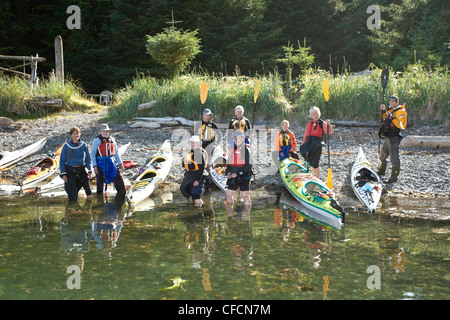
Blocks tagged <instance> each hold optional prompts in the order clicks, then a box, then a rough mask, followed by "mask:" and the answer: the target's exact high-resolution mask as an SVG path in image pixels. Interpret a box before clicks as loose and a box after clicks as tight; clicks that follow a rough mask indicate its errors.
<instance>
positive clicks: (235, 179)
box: [181, 96, 407, 205]
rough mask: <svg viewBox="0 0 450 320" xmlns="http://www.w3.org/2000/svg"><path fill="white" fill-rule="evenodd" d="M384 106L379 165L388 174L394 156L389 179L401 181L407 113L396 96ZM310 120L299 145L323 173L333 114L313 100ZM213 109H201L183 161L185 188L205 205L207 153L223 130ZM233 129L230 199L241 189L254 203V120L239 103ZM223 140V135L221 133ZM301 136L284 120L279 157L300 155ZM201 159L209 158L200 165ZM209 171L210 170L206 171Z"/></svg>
mask: <svg viewBox="0 0 450 320" xmlns="http://www.w3.org/2000/svg"><path fill="white" fill-rule="evenodd" d="M380 108H381V110H382V112H383V120H382V126H381V127H382V128H384V135H383V138H384V139H385V142H384V145H383V147H382V150H381V152H380V154H379V159H380V166H379V168H378V174H379V175H384V174H385V171H386V165H387V162H386V159H387V158H388V157H390V161H391V163H392V173H391V177H390V178H389V180H387V181H385V182H386V183H392V182H395V181H397V179H398V175H399V172H400V158H399V145H400V141H401V139H402V136H401V131H402V130H404V129H405V128H406V123H407V114H406V110H405V105H400V103H399V98H398V97H397V96H391V97H390V98H389V109H387V110H386V106H385V105H381V106H380ZM309 117H310V118H311V120H310V121H309V122H308V124H307V126H306V129H305V133H304V135H303V140H302V143H301V145H300V148H299V152H300V154H301V155H302V156H303V158H304V159H305V160H306V161H307V162H308V163H309V165H310V167H311V172H312V174H313V175H315V176H316V177H318V178H320V166H319V163H320V158H321V155H322V146H323V145H325V143H326V140H327V139H329V136H330V135H331V134H332V126H331V122H330V120H328V119H326V120H325V121H324V120H322V119H321V112H320V109H319V108H318V107H316V106H313V107H312V108H311V109H310V111H309ZM212 118H213V114H212V112H211V110H210V109H205V110H204V111H203V115H202V126H201V128H200V129H199V131H198V132H197V134H198V135H194V136H193V137H192V138H191V151H190V153H189V154H187V155H186V156H185V157H184V158H183V161H182V166H183V167H184V168H185V169H186V172H185V176H184V179H183V183H182V187H181V189H182V192H183V193H184V194H185V195H186V190H190V194H191V195H192V198H193V199H194V202H195V204H196V205H201V204H202V200H201V195H202V192H203V186H204V183H205V179H206V176H205V175H204V174H203V172H205V173H206V172H207V171H209V170H207V169H208V168H209V167H210V166H211V164H210V163H208V157H210V156H211V154H212V150H213V148H214V146H215V143H214V142H215V141H216V139H215V138H216V136H217V135H218V134H220V131H219V130H218V128H217V125H216V124H215V123H214V122H213V120H212ZM228 129H230V130H229V132H232V137H231V139H228V142H229V146H228V149H227V154H228V161H227V166H226V171H225V175H226V177H227V192H226V198H227V204H233V196H234V194H235V192H236V191H237V190H238V189H239V190H240V192H241V197H242V199H243V200H244V205H251V200H250V181H251V178H252V176H253V171H252V163H253V161H252V153H251V151H250V142H249V141H250V140H251V134H249V132H250V131H251V130H250V129H251V128H250V121H249V120H248V119H247V118H246V117H244V108H243V107H242V106H240V105H239V106H237V107H236V108H235V117H234V118H233V119H231V121H230V123H229V126H228ZM219 141H220V139H219ZM297 146H298V144H297V139H296V137H295V134H294V133H293V132H292V131H291V130H290V129H289V121H288V120H283V121H282V122H281V128H280V131H279V132H278V133H277V134H276V136H275V141H274V148H275V152H278V159H279V160H283V159H285V158H293V159H299V155H298V153H297ZM199 161H204V165H200V164H199ZM206 174H207V173H206Z"/></svg>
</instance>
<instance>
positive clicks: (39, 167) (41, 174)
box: [19, 144, 64, 190]
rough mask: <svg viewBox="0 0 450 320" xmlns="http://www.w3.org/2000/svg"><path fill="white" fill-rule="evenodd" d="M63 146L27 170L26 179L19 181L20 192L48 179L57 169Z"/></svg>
mask: <svg viewBox="0 0 450 320" xmlns="http://www.w3.org/2000/svg"><path fill="white" fill-rule="evenodd" d="M63 146H64V144H63V145H62V146H61V147H59V149H58V150H56V151H55V152H54V153H52V154H50V155H48V156H46V157H45V158H44V159H42V160H41V161H39V162H38V163H37V164H36V165H34V166H33V167H31V168H29V169H28V170H27V172H26V177H24V178H23V179H22V180H20V181H19V186H21V188H22V190H25V189H30V188H34V187H36V185H37V184H38V183H39V182H41V181H44V180H45V179H47V178H50V177H51V176H52V175H53V174H54V173H55V172H56V171H57V170H58V169H59V156H60V154H61V151H62V148H63ZM24 176H25V175H24Z"/></svg>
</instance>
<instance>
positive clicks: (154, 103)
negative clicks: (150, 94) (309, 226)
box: [138, 100, 157, 111]
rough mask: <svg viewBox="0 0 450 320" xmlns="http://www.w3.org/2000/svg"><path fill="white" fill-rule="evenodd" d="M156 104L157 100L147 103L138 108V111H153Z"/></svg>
mask: <svg viewBox="0 0 450 320" xmlns="http://www.w3.org/2000/svg"><path fill="white" fill-rule="evenodd" d="M156 103H157V101H156V100H153V101H150V102H146V103H142V104H140V105H139V106H138V110H139V111H142V110H146V109H151V108H153V107H154V106H156Z"/></svg>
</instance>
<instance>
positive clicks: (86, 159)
mask: <svg viewBox="0 0 450 320" xmlns="http://www.w3.org/2000/svg"><path fill="white" fill-rule="evenodd" d="M69 135H70V139H69V140H68V141H66V143H65V144H64V146H63V148H62V151H61V155H60V163H59V170H60V172H61V174H60V176H61V178H62V179H63V180H64V189H65V190H66V193H67V195H68V197H69V200H72V201H77V200H78V192H79V191H80V189H81V187H83V188H84V191H85V192H86V196H87V197H88V199H92V192H91V186H90V182H89V181H90V180H91V174H92V164H91V157H90V155H89V149H88V147H87V145H86V143H85V142H83V141H81V140H80V137H81V130H80V128H78V127H73V128H72V129H70V132H69ZM86 170H88V172H87V173H86Z"/></svg>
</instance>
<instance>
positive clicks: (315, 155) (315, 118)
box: [303, 106, 332, 179]
mask: <svg viewBox="0 0 450 320" xmlns="http://www.w3.org/2000/svg"><path fill="white" fill-rule="evenodd" d="M309 117H310V118H311V119H312V120H311V121H309V122H308V124H307V126H306V130H305V134H304V136H303V143H306V140H308V139H310V140H311V151H310V159H309V164H310V165H311V172H312V174H313V175H315V176H316V177H317V178H319V179H320V167H319V162H320V156H321V155H322V145H324V138H327V139H328V137H327V134H328V135H331V131H332V129H331V122H330V120H328V119H327V120H326V121H323V120H322V119H320V109H319V108H318V107H316V106H314V107H312V108H311V109H310V110H309ZM328 130H329V131H328Z"/></svg>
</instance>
